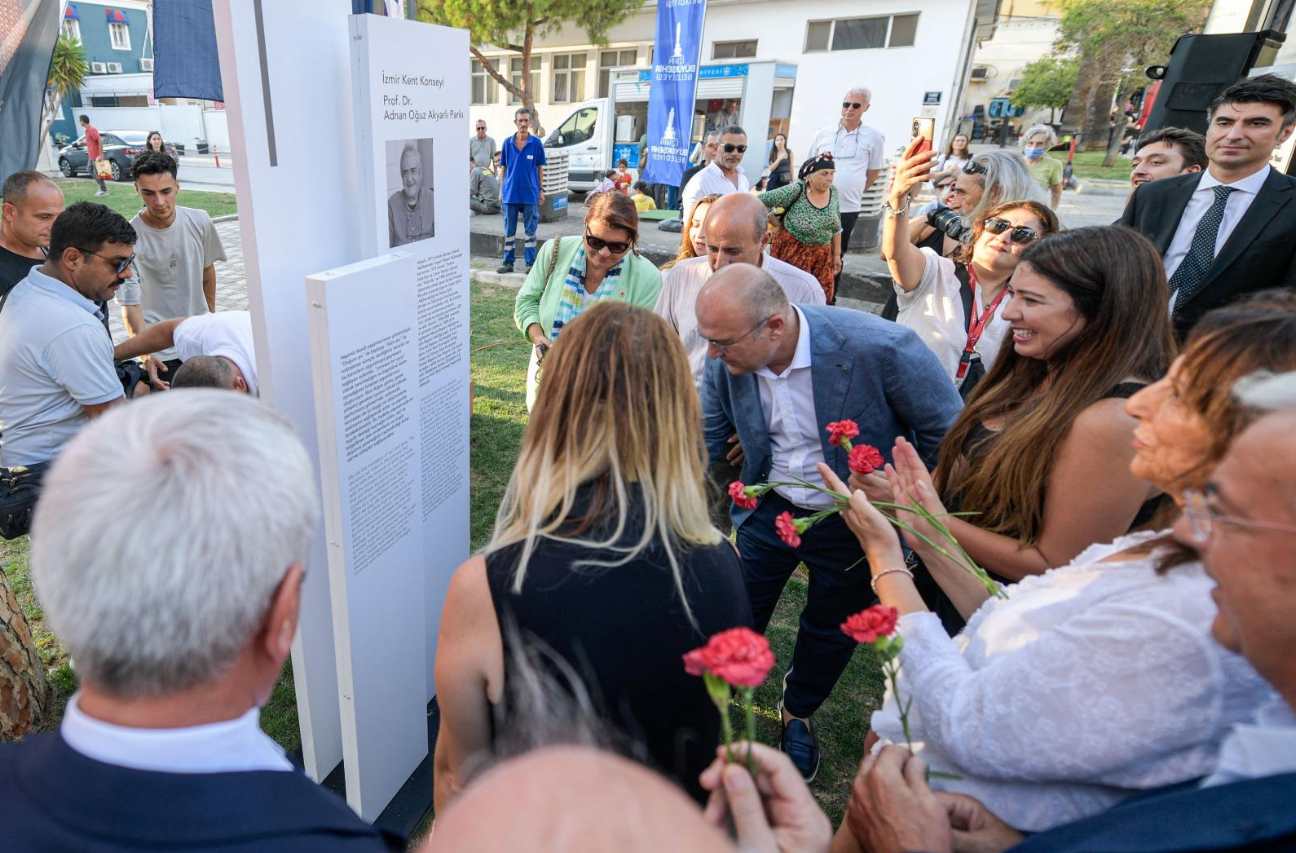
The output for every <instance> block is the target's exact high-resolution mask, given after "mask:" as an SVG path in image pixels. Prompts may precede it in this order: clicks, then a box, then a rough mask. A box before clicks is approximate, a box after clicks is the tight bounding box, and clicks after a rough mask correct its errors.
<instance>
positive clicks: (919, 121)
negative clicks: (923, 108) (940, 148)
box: [911, 117, 936, 154]
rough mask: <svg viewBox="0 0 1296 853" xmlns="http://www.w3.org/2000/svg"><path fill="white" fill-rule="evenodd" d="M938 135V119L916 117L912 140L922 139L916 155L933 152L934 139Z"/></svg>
mask: <svg viewBox="0 0 1296 853" xmlns="http://www.w3.org/2000/svg"><path fill="white" fill-rule="evenodd" d="M935 135H936V119H934V118H921V117H916V118H914V120H913V133H912V134H911V136H912V138H914V139H920V140H922V141H921V142H919V143H918V148H917V149H916V150H915V151H914V153H915V154H921V153H923V152H924V151H930V150H932V139H933V137H935Z"/></svg>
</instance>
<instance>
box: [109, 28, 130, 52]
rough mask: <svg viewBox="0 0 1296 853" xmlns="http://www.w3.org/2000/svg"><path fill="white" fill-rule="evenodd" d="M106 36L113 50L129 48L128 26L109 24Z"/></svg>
mask: <svg viewBox="0 0 1296 853" xmlns="http://www.w3.org/2000/svg"><path fill="white" fill-rule="evenodd" d="M108 37H109V38H110V39H111V40H112V48H113V50H130V27H128V26H126V25H125V24H109V25H108Z"/></svg>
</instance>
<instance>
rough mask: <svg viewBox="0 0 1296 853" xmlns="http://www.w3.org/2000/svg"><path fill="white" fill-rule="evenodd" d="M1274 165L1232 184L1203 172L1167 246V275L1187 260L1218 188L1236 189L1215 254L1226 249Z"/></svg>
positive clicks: (1232, 195) (1225, 213) (1172, 300)
mask: <svg viewBox="0 0 1296 853" xmlns="http://www.w3.org/2000/svg"><path fill="white" fill-rule="evenodd" d="M1271 168H1272V167H1271V166H1269V165H1268V164H1267V163H1266V164H1265V167H1264V168H1263V169H1261V170H1260V171H1258V172H1256V173H1255V174H1254V175H1252V176H1250V177H1248V178H1243V179H1242V180H1240V181H1238V182H1236V183H1232V184H1226V183H1224V182H1223V181H1220V180H1217V179H1216V178H1215V176H1214V175H1212V174H1211V173H1210V170H1207V171H1205V172H1202V176H1201V181H1200V182H1198V184H1197V189H1196V190H1194V191H1193V194H1192V197H1191V198H1189V199H1188V204H1187V206H1186V207H1184V212H1183V218H1182V219H1180V220H1179V229H1178V230H1177V231H1175V235H1174V239H1173V240H1171V241H1170V248H1168V249H1166V253H1165V271H1166V278H1171V277H1173V276H1174V274H1175V270H1177V269H1179V264H1181V263H1183V259H1184V257H1186V256H1187V254H1188V250H1189V249H1191V248H1192V241H1193V235H1194V234H1196V233H1197V225H1198V223H1200V222H1201V220H1202V217H1203V216H1205V215H1206V211H1207V210H1209V209H1210V206H1211V205H1212V204H1214V202H1215V187H1219V186H1225V187H1232V188H1233V192H1231V193H1229V197H1228V202H1227V204H1225V206H1224V220H1223V221H1222V222H1220V228H1219V236H1218V237H1216V238H1215V254H1216V255H1218V254H1219V253H1220V249H1222V248H1224V244H1225V243H1227V242H1228V238H1229V235H1230V234H1232V233H1233V229H1234V228H1236V227H1237V224H1238V222H1240V221H1241V220H1242V216H1243V214H1245V213H1246V212H1247V209H1248V208H1249V207H1251V202H1253V201H1255V197H1256V194H1257V193H1258V192H1260V188H1261V187H1263V186H1264V182H1265V181H1267V180H1269V171H1270V169H1271ZM1170 305H1171V307H1172V308H1173V307H1174V296H1171V298H1170Z"/></svg>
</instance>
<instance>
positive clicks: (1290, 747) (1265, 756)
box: [1201, 699, 1296, 788]
mask: <svg viewBox="0 0 1296 853" xmlns="http://www.w3.org/2000/svg"><path fill="white" fill-rule="evenodd" d="M1280 773H1296V714H1293V713H1292V708H1291V706H1290V705H1288V704H1287V703H1286V702H1284V701H1283V700H1282V699H1275V700H1274V701H1273V702H1271V703H1270V704H1268V705H1266V706H1264V707H1263V708H1261V709H1260V711H1259V713H1257V714H1256V718H1255V722H1254V723H1239V724H1237V725H1236V726H1234V727H1233V731H1231V732H1229V734H1228V737H1226V738H1224V744H1223V746H1221V747H1220V757H1219V766H1218V767H1217V768H1215V772H1214V773H1212V774H1211V775H1210V776H1208V777H1207V778H1206V779H1204V780H1202V784H1201V786H1202V787H1203V788H1209V787H1211V786H1213V785H1224V784H1227V783H1229V782H1242V781H1245V780H1247V779H1260V778H1262V777H1265V776H1277V775H1279V774H1280Z"/></svg>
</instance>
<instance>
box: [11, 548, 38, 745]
mask: <svg viewBox="0 0 1296 853" xmlns="http://www.w3.org/2000/svg"><path fill="white" fill-rule="evenodd" d="M48 708H49V687H48V686H47V685H46V683H45V667H44V666H43V665H42V664H41V659H40V654H39V653H37V651H36V643H35V642H34V641H33V640H32V635H31V628H29V627H28V625H27V619H26V618H25V617H24V616H23V613H22V610H20V609H19V607H18V598H17V596H15V595H14V593H13V590H12V589H10V588H9V579H8V578H7V577H6V576H5V573H4V572H3V571H0V741H11V740H17V739H19V738H21V737H24V736H25V735H28V734H31V733H32V732H34V731H36V730H37V729H38V728H39V727H40V724H41V723H42V722H43V721H44V719H45V712H46V711H47V710H48Z"/></svg>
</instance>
